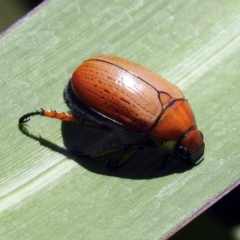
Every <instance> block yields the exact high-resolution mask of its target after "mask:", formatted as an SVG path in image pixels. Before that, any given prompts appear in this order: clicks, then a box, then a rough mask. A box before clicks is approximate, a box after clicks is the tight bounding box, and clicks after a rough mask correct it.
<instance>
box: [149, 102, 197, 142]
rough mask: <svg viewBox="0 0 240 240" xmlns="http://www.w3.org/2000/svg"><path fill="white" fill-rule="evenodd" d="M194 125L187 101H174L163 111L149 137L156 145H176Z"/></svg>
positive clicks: (193, 118)
mask: <svg viewBox="0 0 240 240" xmlns="http://www.w3.org/2000/svg"><path fill="white" fill-rule="evenodd" d="M195 125H196V122H195V117H194V115H193V112H192V109H191V108H190V106H189V104H188V101H187V100H185V99H182V100H175V101H174V102H173V103H172V104H171V105H169V106H168V107H166V109H164V110H163V113H162V115H161V117H160V119H159V121H158V123H157V124H156V126H155V127H154V128H153V129H152V130H151V131H150V135H151V137H152V138H153V140H154V141H155V142H156V143H157V144H158V145H159V144H160V145H162V143H163V142H165V141H171V142H175V143H176V142H177V141H178V140H179V139H180V138H181V136H182V135H183V134H184V133H185V132H186V131H187V130H188V129H189V128H191V127H192V126H195Z"/></svg>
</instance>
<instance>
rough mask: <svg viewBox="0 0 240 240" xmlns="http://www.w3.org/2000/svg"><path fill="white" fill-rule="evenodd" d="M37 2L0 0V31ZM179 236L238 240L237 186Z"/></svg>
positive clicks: (239, 207) (239, 189) (239, 205)
mask: <svg viewBox="0 0 240 240" xmlns="http://www.w3.org/2000/svg"><path fill="white" fill-rule="evenodd" d="M41 2H43V1H42V0H0V33H1V32H3V31H4V30H6V29H7V28H8V27H10V26H11V25H12V24H14V23H15V22H16V21H17V20H18V19H20V18H21V17H23V16H24V15H25V14H27V13H28V12H29V11H31V10H32V9H33V8H34V7H36V6H37V5H39V4H40V3H41ZM186 204H187V203H186ZM181 239H184V240H188V239H195V240H202V239H204V240H212V239H218V240H240V187H237V188H236V189H234V190H233V191H232V192H230V193H228V194H227V195H226V196H225V197H223V198H222V199H221V200H219V201H218V202H217V203H215V204H214V205H213V206H212V207H211V208H210V209H208V210H207V211H205V212H204V213H203V214H201V215H200V216H199V217H197V218H196V219H195V220H194V221H192V222H191V223H189V224H188V225H187V226H185V227H184V228H182V229H181V230H180V231H179V232H178V233H176V234H175V235H174V236H172V237H171V240H181Z"/></svg>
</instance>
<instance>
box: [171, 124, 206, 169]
mask: <svg viewBox="0 0 240 240" xmlns="http://www.w3.org/2000/svg"><path fill="white" fill-rule="evenodd" d="M204 147H205V144H204V142H203V134H202V133H201V132H200V131H199V130H198V129H197V128H196V127H195V126H194V127H192V128H190V129H189V130H188V131H186V132H185V133H184V134H183V135H182V137H181V138H180V140H179V141H178V142H177V144H176V146H175V149H174V152H175V156H176V157H177V158H178V159H181V160H185V161H187V162H188V163H190V164H191V165H197V164H198V163H200V162H201V161H202V160H203V153H204Z"/></svg>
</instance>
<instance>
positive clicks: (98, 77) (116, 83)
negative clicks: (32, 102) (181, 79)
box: [19, 55, 204, 167]
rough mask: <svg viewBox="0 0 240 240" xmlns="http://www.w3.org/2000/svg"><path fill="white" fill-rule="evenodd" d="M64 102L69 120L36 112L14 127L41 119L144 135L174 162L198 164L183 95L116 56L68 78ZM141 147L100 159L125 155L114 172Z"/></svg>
mask: <svg viewBox="0 0 240 240" xmlns="http://www.w3.org/2000/svg"><path fill="white" fill-rule="evenodd" d="M64 99H65V102H66V104H67V105H68V107H69V108H70V109H71V114H67V113H58V112H56V111H46V110H43V109H41V110H40V111H35V112H30V113H28V114H25V115H24V116H22V117H21V118H20V119H19V124H22V123H25V122H27V121H29V118H30V117H31V116H33V115H42V116H46V117H51V118H57V119H60V120H62V121H72V122H81V123H82V124H85V125H87V126H92V127H100V128H106V129H108V130H111V129H114V130H115V129H125V130H127V131H133V132H138V133H139V134H148V135H149V136H150V137H151V139H152V140H153V142H154V143H155V144H156V145H157V146H159V147H164V148H167V149H169V150H171V152H172V154H173V155H174V157H175V158H176V159H179V160H182V161H186V162H188V163H189V164H191V165H197V164H198V163H200V162H201V161H202V160H203V154H204V142H203V135H202V133H201V132H200V131H199V130H198V128H197V126H196V121H195V117H194V114H193V112H192V110H191V108H190V105H189V103H188V101H187V100H186V99H185V97H184V95H183V93H182V92H181V91H180V89H179V88H178V87H176V86H175V85H173V84H172V83H170V82H168V81H167V80H166V79H164V78H162V77H161V76H159V75H157V74H155V73H153V72H151V71H150V70H148V69H146V68H144V67H142V66H140V65H138V64H136V63H133V62H131V61H128V60H125V59H123V58H120V57H116V56H107V55H100V56H95V57H92V58H90V59H88V60H86V61H84V62H83V63H82V64H81V65H80V66H79V67H78V68H77V69H76V70H75V71H74V72H73V75H72V78H71V79H70V80H69V82H68V84H67V86H66V88H65V90H64ZM146 146H148V144H145V143H141V144H139V143H134V144H126V145H125V146H124V148H122V147H116V148H113V149H110V150H108V151H106V154H108V153H112V152H115V151H119V150H122V149H124V150H125V153H124V154H123V156H122V158H121V159H120V160H119V161H117V162H115V163H114V164H115V165H114V166H115V167H118V166H121V165H122V164H123V163H124V162H126V161H127V160H129V159H130V158H131V157H132V156H133V155H134V154H135V153H136V152H137V151H138V150H139V149H141V148H144V147H146ZM104 154H105V153H100V154H96V155H95V156H89V157H91V158H95V157H98V156H102V155H104ZM83 155H84V154H83ZM112 165H113V164H112Z"/></svg>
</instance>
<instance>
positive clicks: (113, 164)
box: [107, 144, 142, 168]
mask: <svg viewBox="0 0 240 240" xmlns="http://www.w3.org/2000/svg"><path fill="white" fill-rule="evenodd" d="M140 149H142V145H140V144H128V146H127V147H126V150H125V152H124V153H123V155H122V157H121V158H120V159H109V160H108V161H107V166H108V167H109V168H119V167H121V166H122V165H123V164H125V163H126V162H128V161H129V160H130V159H131V158H132V157H133V156H134V155H135V154H136V153H137V152H138V151H139V150H140Z"/></svg>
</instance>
